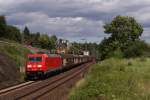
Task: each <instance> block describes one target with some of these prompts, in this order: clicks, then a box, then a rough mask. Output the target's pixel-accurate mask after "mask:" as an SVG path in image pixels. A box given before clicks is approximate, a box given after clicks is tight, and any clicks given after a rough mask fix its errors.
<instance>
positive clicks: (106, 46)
mask: <svg viewBox="0 0 150 100" xmlns="http://www.w3.org/2000/svg"><path fill="white" fill-rule="evenodd" d="M104 29H105V33H106V34H111V35H110V37H108V38H104V40H103V41H102V42H101V43H100V45H99V52H100V58H101V60H104V59H106V58H109V57H112V56H113V54H114V53H117V54H119V53H120V57H137V56H141V55H143V54H144V52H145V50H144V48H148V46H147V45H146V43H145V42H143V41H141V40H140V36H141V35H142V32H143V28H142V26H141V25H140V24H139V23H137V22H136V20H135V19H134V18H133V17H128V16H116V17H115V18H114V19H113V20H112V21H111V22H110V23H106V24H105V25H104ZM136 49H137V50H136Z"/></svg>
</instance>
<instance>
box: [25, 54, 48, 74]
mask: <svg viewBox="0 0 150 100" xmlns="http://www.w3.org/2000/svg"><path fill="white" fill-rule="evenodd" d="M45 57H46V55H44V54H30V55H28V61H27V64H26V75H27V77H35V76H40V77H41V76H43V75H44V73H43V71H44V70H45V63H44V62H45V61H44V60H45Z"/></svg>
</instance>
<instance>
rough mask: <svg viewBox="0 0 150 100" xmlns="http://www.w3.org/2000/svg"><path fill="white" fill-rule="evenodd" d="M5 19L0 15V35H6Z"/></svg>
mask: <svg viewBox="0 0 150 100" xmlns="http://www.w3.org/2000/svg"><path fill="white" fill-rule="evenodd" d="M6 26H7V25H6V19H5V16H0V37H4V36H7V33H6V30H7V29H6Z"/></svg>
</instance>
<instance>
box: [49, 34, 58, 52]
mask: <svg viewBox="0 0 150 100" xmlns="http://www.w3.org/2000/svg"><path fill="white" fill-rule="evenodd" d="M56 42H57V37H56V35H52V36H51V37H50V49H51V50H52V49H56Z"/></svg>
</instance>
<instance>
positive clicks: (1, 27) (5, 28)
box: [0, 16, 150, 60]
mask: <svg viewBox="0 0 150 100" xmlns="http://www.w3.org/2000/svg"><path fill="white" fill-rule="evenodd" d="M104 30H105V31H104V33H106V34H109V37H107V38H104V39H103V40H102V41H101V43H100V44H96V43H77V42H74V43H72V46H71V47H70V49H69V51H68V53H72V54H82V53H83V51H86V50H88V51H90V54H91V55H93V56H96V57H97V58H99V59H100V60H104V59H107V58H110V57H120V58H130V57H139V56H150V46H149V44H147V43H146V42H145V41H143V40H141V39H140V37H141V35H142V33H143V27H142V25H141V24H140V23H138V22H137V21H136V20H135V18H134V17H129V16H116V17H115V18H114V19H113V20H112V21H111V22H109V23H105V25H104ZM0 38H6V39H9V40H13V41H16V42H18V43H24V44H27V45H32V46H34V47H38V48H43V49H50V50H53V49H56V47H57V41H58V38H57V37H56V36H55V35H52V36H48V35H47V34H43V33H40V32H37V33H31V32H30V30H29V29H28V27H27V26H26V27H25V28H24V30H23V32H20V30H19V29H18V28H17V27H15V26H12V25H8V24H7V22H6V19H5V16H0Z"/></svg>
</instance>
